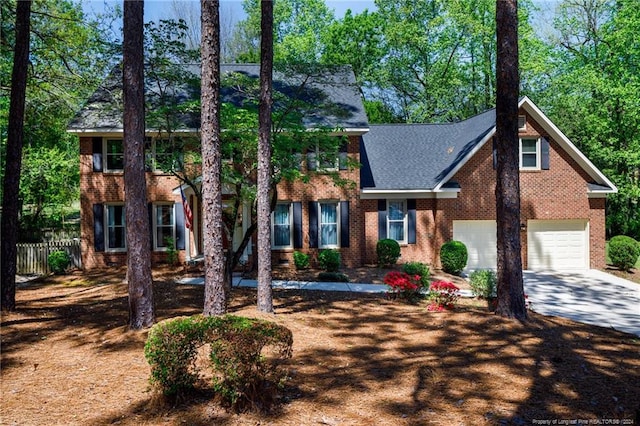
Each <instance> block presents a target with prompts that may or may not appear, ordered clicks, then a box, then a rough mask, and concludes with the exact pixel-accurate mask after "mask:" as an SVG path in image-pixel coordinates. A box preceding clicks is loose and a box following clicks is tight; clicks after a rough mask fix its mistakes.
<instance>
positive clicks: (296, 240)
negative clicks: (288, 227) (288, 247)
mask: <svg viewBox="0 0 640 426" xmlns="http://www.w3.org/2000/svg"><path fill="white" fill-rule="evenodd" d="M293 248H302V203H301V202H295V203H293Z"/></svg>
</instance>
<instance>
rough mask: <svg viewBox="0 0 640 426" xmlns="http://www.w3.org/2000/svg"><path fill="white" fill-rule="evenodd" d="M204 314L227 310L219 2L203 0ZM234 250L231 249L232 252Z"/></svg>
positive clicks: (219, 312)
mask: <svg viewBox="0 0 640 426" xmlns="http://www.w3.org/2000/svg"><path fill="white" fill-rule="evenodd" d="M200 4H201V14H202V17H201V19H202V22H201V24H202V39H201V43H202V46H201V52H202V80H201V85H202V87H201V91H202V95H201V99H202V110H201V121H202V123H201V137H202V211H203V215H204V221H203V234H204V235H203V239H204V250H203V252H204V285H205V288H204V315H209V316H211V315H222V314H224V313H225V312H226V311H227V294H226V289H225V268H224V266H225V259H224V251H223V244H222V241H223V230H222V180H221V171H222V153H221V146H220V2H219V1H218V0H201V3H200ZM230 254H231V253H229V255H230Z"/></svg>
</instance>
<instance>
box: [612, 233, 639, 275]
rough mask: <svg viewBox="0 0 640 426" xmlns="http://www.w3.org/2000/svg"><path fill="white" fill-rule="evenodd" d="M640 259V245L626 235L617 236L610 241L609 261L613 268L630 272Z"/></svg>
mask: <svg viewBox="0 0 640 426" xmlns="http://www.w3.org/2000/svg"><path fill="white" fill-rule="evenodd" d="M638 257H640V243H639V242H638V241H636V240H634V239H633V238H631V237H627V236H626V235H617V236H615V237H613V238H611V240H610V241H609V259H611V263H612V264H613V266H615V267H617V268H619V269H621V270H623V271H630V270H631V269H632V268H633V267H634V266H635V264H636V262H637V261H638Z"/></svg>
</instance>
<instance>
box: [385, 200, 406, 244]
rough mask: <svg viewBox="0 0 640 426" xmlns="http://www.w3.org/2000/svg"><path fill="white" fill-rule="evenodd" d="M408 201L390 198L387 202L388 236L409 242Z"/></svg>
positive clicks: (398, 240)
mask: <svg viewBox="0 0 640 426" xmlns="http://www.w3.org/2000/svg"><path fill="white" fill-rule="evenodd" d="M406 207H407V203H406V201H404V200H389V201H388V203H387V236H388V238H390V239H392V240H396V241H397V242H399V243H406V242H407V209H406Z"/></svg>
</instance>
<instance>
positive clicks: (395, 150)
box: [361, 97, 617, 195]
mask: <svg viewBox="0 0 640 426" xmlns="http://www.w3.org/2000/svg"><path fill="white" fill-rule="evenodd" d="M519 107H520V108H523V109H524V110H525V111H526V112H527V113H528V114H529V115H530V116H531V117H532V118H533V119H534V120H535V121H536V122H537V123H538V124H539V125H541V126H542V128H543V129H544V130H545V131H546V132H547V133H548V134H549V135H550V136H551V138H552V139H553V140H555V141H556V142H557V143H558V144H559V145H560V146H561V148H562V149H564V150H565V151H566V152H567V153H568V154H569V155H570V156H571V158H573V159H574V160H575V161H576V162H577V163H578V165H579V166H580V167H581V168H582V169H584V171H585V172H586V173H587V174H588V175H589V176H590V177H591V178H592V179H593V182H592V183H593V184H595V186H594V185H590V186H588V191H589V193H590V194H594V195H598V194H606V193H612V192H617V188H616V187H615V185H614V184H613V183H612V182H611V181H610V180H609V179H607V178H606V176H604V174H603V173H602V172H601V171H600V170H598V168H597V167H595V166H594V165H593V163H591V161H589V159H588V158H587V157H586V156H585V155H584V154H582V152H580V151H579V150H578V149H577V147H576V146H575V145H574V144H573V143H571V141H570V140H569V139H568V138H567V137H566V136H565V135H564V134H563V133H562V132H561V131H560V130H559V129H558V128H557V127H556V126H555V124H553V123H552V122H551V120H549V118H548V117H547V116H546V115H544V113H542V111H540V109H539V108H538V107H537V106H536V105H535V104H534V103H533V102H532V101H531V100H530V99H529V98H528V97H523V98H522V99H521V100H520V103H519ZM495 117H496V113H495V109H491V110H488V111H486V112H484V113H482V114H479V115H476V116H474V117H471V118H469V119H467V120H464V121H460V122H457V123H447V124H399V125H379V126H378V125H373V126H371V129H370V131H369V133H367V134H365V135H364V136H363V143H362V149H361V153H362V154H361V155H362V158H361V161H362V163H363V166H362V169H361V189H362V191H363V193H372V194H374V193H378V194H380V193H393V192H396V191H405V192H418V193H438V192H447V191H451V188H456V187H455V185H451V182H450V180H451V179H452V178H453V176H454V175H455V174H456V173H457V172H458V170H460V169H461V168H462V167H463V166H464V165H465V164H466V163H467V162H468V161H469V160H470V159H471V158H472V157H473V156H474V155H475V154H476V153H477V152H478V151H479V150H480V149H481V148H482V147H483V146H484V144H485V143H486V142H487V141H488V140H490V139H491V138H492V137H493V135H494V134H495V126H496V119H495ZM594 188H597V190H596V189H594ZM455 190H456V191H457V189H455Z"/></svg>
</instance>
